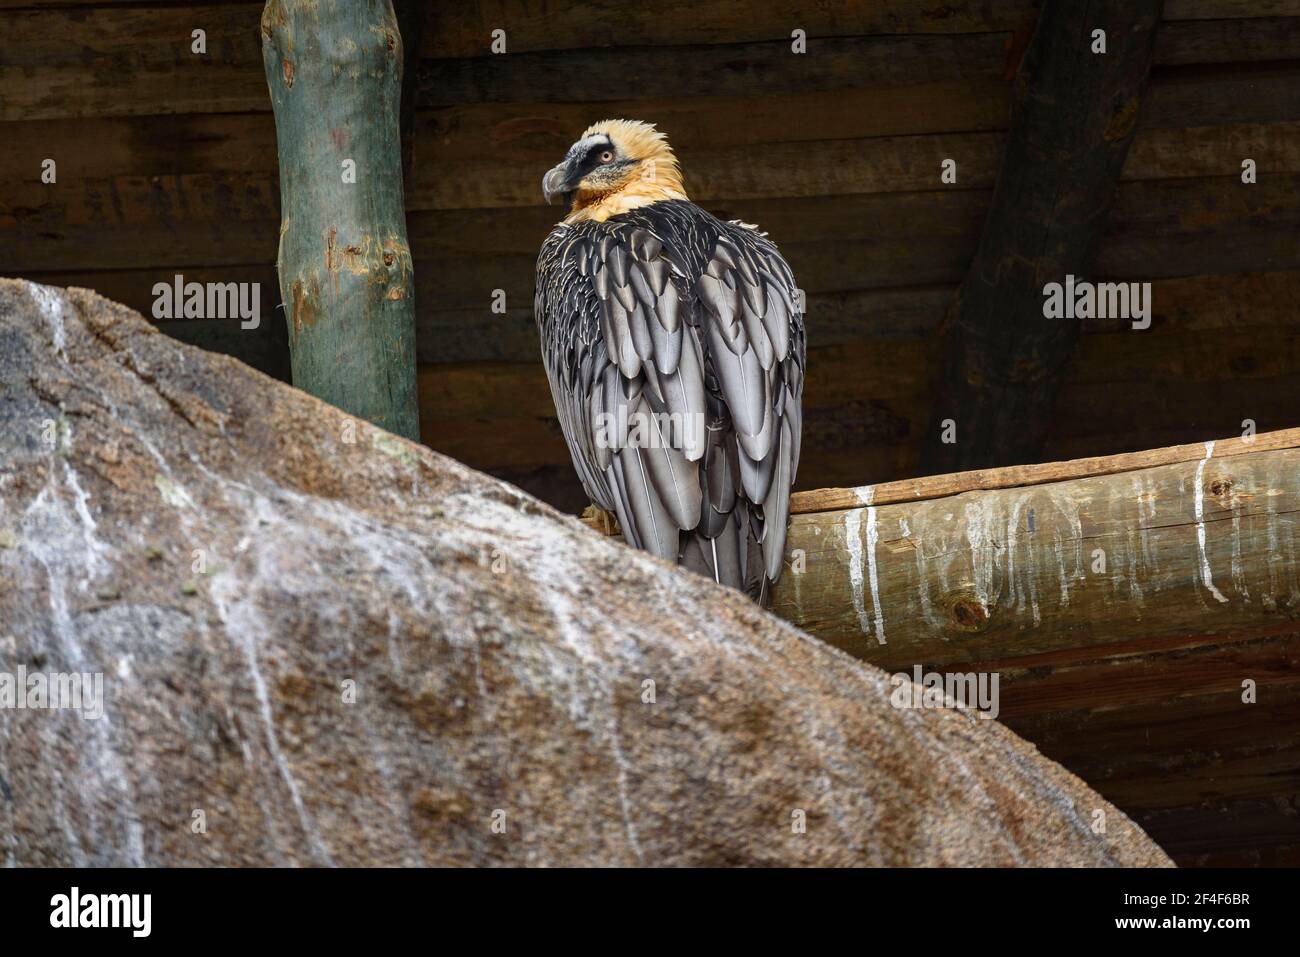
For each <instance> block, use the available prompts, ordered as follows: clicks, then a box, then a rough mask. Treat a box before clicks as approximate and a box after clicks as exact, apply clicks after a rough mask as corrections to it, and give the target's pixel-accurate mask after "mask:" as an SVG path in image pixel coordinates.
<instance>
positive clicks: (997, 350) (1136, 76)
mask: <svg viewBox="0 0 1300 957" xmlns="http://www.w3.org/2000/svg"><path fill="white" fill-rule="evenodd" d="M1161 8H1162V2H1161V0H1093V2H1087V3H1082V2H1081V3H1048V4H1046V5H1044V8H1043V11H1042V13H1041V15H1040V17H1039V21H1038V26H1037V28H1036V29H1035V31H1034V35H1033V39H1032V40H1031V41H1030V43H1029V47H1028V49H1027V50H1026V52H1025V57H1024V60H1023V61H1022V62H1021V64H1020V69H1019V72H1018V73H1017V75H1016V79H1015V106H1014V112H1013V116H1012V122H1011V130H1010V133H1009V135H1008V139H1007V145H1006V152H1005V154H1004V157H1003V160H1002V166H1001V170H1000V172H999V174H998V182H997V187H996V188H995V190H994V194H993V201H992V208H991V209H990V210H989V215H988V219H987V220H986V221H985V224H984V232H983V235H982V237H981V239H980V244H979V248H978V250H977V251H976V253H975V258H974V260H973V261H972V263H971V266H970V269H969V271H968V272H967V275H966V278H965V280H964V281H963V283H962V285H961V288H960V289H959V291H958V293H957V298H956V300H955V301H954V302H953V304H952V306H951V307H950V310H949V313H948V316H947V319H946V320H945V329H944V344H943V357H942V360H941V367H940V379H939V383H938V391H937V396H936V400H935V403H934V407H933V413H932V422H931V424H930V428H929V431H928V432H927V434H926V436H925V444H924V445H923V447H922V458H921V466H922V471H923V472H926V473H934V472H953V471H958V470H962V469H973V468H987V467H989V466H996V465H1012V464H1016V463H1019V462H1027V461H1032V460H1034V459H1035V458H1037V457H1038V453H1039V451H1040V449H1041V444H1042V439H1043V436H1044V435H1045V433H1046V431H1047V427H1048V424H1049V421H1050V418H1051V415H1052V410H1053V405H1054V402H1055V399H1056V394H1057V390H1058V386H1059V382H1060V378H1061V373H1062V370H1063V369H1064V367H1065V365H1066V363H1067V362H1068V361H1069V358H1070V356H1071V354H1072V353H1073V351H1074V347H1075V343H1076V341H1077V339H1078V335H1079V320H1077V319H1047V318H1045V317H1044V315H1043V289H1044V286H1045V285H1047V284H1048V283H1052V282H1064V281H1065V277H1066V276H1067V275H1070V274H1073V275H1075V276H1087V275H1088V273H1089V270H1090V269H1091V267H1092V263H1093V260H1094V258H1095V255H1096V251H1097V244H1098V241H1099V240H1100V237H1101V232H1102V228H1103V227H1104V226H1105V223H1106V214H1107V211H1108V209H1109V206H1110V198H1111V195H1112V193H1113V192H1114V188H1115V185H1116V183H1117V182H1118V180H1119V174H1120V170H1121V168H1122V167H1123V165H1124V159H1125V157H1126V156H1127V154H1128V149H1129V144H1130V142H1131V141H1132V138H1133V132H1134V129H1135V128H1136V121H1137V117H1138V109H1139V105H1140V96H1141V92H1142V89H1143V86H1144V84H1145V82H1146V77H1147V72H1148V70H1149V68H1150V65H1151V59H1152V51H1153V48H1154V42H1155V34H1156V24H1157V23H1159V21H1160V13H1161ZM1094 30H1104V31H1105V42H1106V52H1105V53H1094V52H1093V31H1094ZM949 420H951V422H952V423H953V424H955V426H956V429H955V441H944V439H945V438H948V439H950V440H951V439H952V438H954V436H953V434H952V430H951V429H950V428H949V429H946V428H945V425H946V424H947V423H948V421H949Z"/></svg>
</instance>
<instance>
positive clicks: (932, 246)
mask: <svg viewBox="0 0 1300 957" xmlns="http://www.w3.org/2000/svg"><path fill="white" fill-rule="evenodd" d="M1165 6H1166V22H1165V23H1164V24H1163V25H1162V28H1161V34H1160V38H1159V44H1158V54H1157V63H1158V66H1157V67H1156V69H1155V71H1154V74H1153V76H1152V80H1151V85H1150V91H1149V95H1148V96H1147V98H1146V101H1145V103H1144V105H1143V110H1142V113H1141V116H1140V118H1139V123H1140V132H1139V134H1138V137H1137V140H1136V143H1135V146H1134V148H1133V150H1132V153H1131V156H1130V159H1129V162H1128V165H1127V168H1126V169H1125V172H1124V177H1123V182H1122V184H1121V186H1120V187H1119V194H1118V196H1117V198H1116V202H1115V205H1114V208H1113V212H1112V215H1111V217H1110V222H1109V224H1108V228H1107V232H1106V239H1105V243H1104V247H1103V249H1102V252H1101V256H1100V264H1099V269H1100V271H1101V272H1102V273H1103V274H1104V277H1109V278H1117V279H1126V280H1151V281H1153V282H1154V283H1155V288H1154V296H1155V316H1154V322H1153V326H1152V329H1151V330H1149V331H1147V332H1142V333H1139V332H1133V331H1129V330H1125V329H1122V328H1120V327H1119V326H1117V325H1115V324H1110V325H1107V324H1102V323H1094V324H1093V325H1092V327H1091V328H1090V329H1089V334H1088V335H1087V336H1085V338H1084V340H1083V344H1082V347H1081V350H1080V353H1079V355H1078V357H1077V359H1076V361H1075V362H1074V364H1073V366H1072V368H1071V371H1070V375H1069V380H1068V382H1067V383H1066V385H1065V388H1064V391H1063V395H1062V397H1061V401H1060V408H1059V410H1058V414H1057V416H1056V420H1055V422H1056V424H1055V427H1054V429H1053V431H1052V434H1051V437H1050V441H1049V446H1048V455H1049V457H1051V458H1071V457H1077V456H1083V455H1092V454H1104V453H1110V452H1120V451H1127V450H1133V449H1139V448H1147V447H1154V446H1160V445H1168V444H1172V443H1178V442H1186V441H1194V440H1197V439H1204V438H1211V437H1214V436H1220V435H1225V434H1232V433H1234V432H1238V431H1240V429H1241V425H1240V423H1241V421H1242V420H1243V419H1246V418H1249V419H1253V420H1255V422H1256V423H1257V425H1258V427H1259V429H1261V430H1266V429H1274V428H1282V427H1286V426H1290V425H1295V424H1300V394H1297V390H1296V389H1295V388H1294V387H1293V383H1294V377H1295V375H1296V373H1297V371H1300V349H1298V348H1297V327H1296V323H1295V319H1296V303H1297V302H1298V301H1300V240H1298V238H1297V237H1300V0H1167V2H1166V5H1165ZM805 7H811V8H813V9H810V10H804V9H802V8H805ZM1035 8H1036V3H1035V2H1033V0H990V2H983V3H978V4H977V3H962V4H953V3H951V2H948V0H885V2H872V3H865V2H856V0H831V2H825V3H819V4H806V3H800V2H796V0H777V2H765V3H757V2H755V3H750V4H738V3H736V2H735V0H701V2H697V3H692V4H656V3H646V2H644V0H556V2H549V3H542V2H538V0H477V2H464V3H460V4H454V5H453V4H430V5H429V17H430V22H429V25H428V27H427V28H426V33H425V35H426V43H425V47H424V49H423V51H422V58H421V61H420V63H419V70H420V73H419V99H418V107H419V110H418V115H417V122H416V132H415V167H414V171H413V175H412V176H411V179H410V182H409V183H408V195H407V205H408V209H409V220H410V223H409V231H410V239H411V245H412V249H413V252H414V256H415V265H416V276H417V309H418V316H419V318H418V322H419V351H420V359H421V363H422V365H421V369H420V382H421V403H422V415H423V419H424V436H425V439H426V441H428V442H429V443H430V444H431V445H433V446H434V447H436V448H438V449H440V450H442V451H445V452H447V453H449V454H451V455H454V456H456V457H457V458H460V459H462V460H464V461H466V462H468V463H470V464H472V465H476V466H479V467H482V468H486V469H488V470H491V471H493V472H496V473H497V474H501V475H504V476H506V477H508V478H511V479H513V480H515V481H518V482H519V483H520V484H522V485H524V486H525V487H527V488H530V489H531V490H533V491H536V492H538V493H539V494H542V495H544V496H545V497H547V498H549V499H551V500H552V501H555V502H557V503H558V504H561V505H562V506H564V507H568V508H578V507H580V506H581V504H583V503H582V496H581V493H580V491H579V490H578V488H577V486H576V483H575V482H574V480H573V478H572V475H571V466H570V465H569V463H568V458H567V454H566V452H565V449H564V446H563V443H562V441H561V438H560V435H559V432H558V429H557V426H556V423H555V420H554V417H553V415H552V414H551V400H550V396H549V392H548V390H547V388H546V384H545V380H544V377H543V375H542V371H541V368H540V365H539V363H538V361H537V348H536V342H535V334H534V330H533V327H532V320H531V302H532V295H531V294H532V277H533V260H534V257H535V253H536V250H537V248H538V245H539V244H540V242H541V239H542V237H543V236H544V235H545V233H546V231H547V230H548V229H549V227H550V226H551V224H552V223H553V221H554V219H555V217H556V212H555V210H553V209H548V208H546V207H545V206H543V205H541V201H540V190H539V183H540V179H541V174H542V173H543V172H544V171H545V170H546V169H547V168H549V167H550V166H551V165H552V164H553V163H554V162H556V161H557V160H558V158H559V157H560V156H561V155H562V154H563V152H564V150H565V148H566V147H567V146H568V144H569V143H570V142H571V141H572V140H573V139H574V138H575V136H576V134H577V133H578V132H580V131H581V130H582V128H584V127H585V126H586V125H587V124H588V123H589V122H591V121H593V120H596V119H600V118H603V117H606V116H612V115H617V116H631V117H636V118H640V119H645V120H650V121H654V122H657V123H658V124H659V125H660V126H661V127H662V128H663V129H664V130H666V131H667V132H668V133H669V134H670V135H671V137H672V141H673V143H674V145H675V146H676V147H677V149H678V152H679V155H680V157H681V159H682V161H683V165H684V168H685V171H686V178H687V186H688V188H689V189H690V191H691V192H692V194H693V196H694V197H695V198H697V199H698V200H700V201H701V202H702V203H704V204H705V205H706V206H708V207H709V208H711V209H712V210H714V211H715V212H718V213H720V214H723V215H726V216H731V217H738V218H742V219H744V220H745V221H747V222H754V223H758V224H760V225H761V226H762V227H763V228H765V229H767V230H769V231H770V232H771V234H772V235H773V237H774V238H775V239H776V240H777V241H778V242H779V244H780V245H781V247H782V249H783V250H784V251H785V252H786V254H787V256H788V258H789V260H790V262H791V264H792V265H793V267H794V270H795V273H796V276H797V278H798V279H799V281H800V283H801V285H802V286H803V287H804V288H805V289H806V290H807V292H808V294H809V302H810V317H809V344H810V348H809V351H810V357H809V369H810V371H809V379H808V387H807V398H806V403H807V413H806V417H805V429H806V437H805V442H804V464H803V467H802V468H801V470H800V486H801V487H804V488H811V487H817V486H829V485H860V484H864V483H871V482H879V481H885V480H889V479H895V478H901V477H905V476H909V475H912V474H914V472H915V463H916V451H917V447H918V442H919V437H918V430H920V429H923V428H925V427H926V421H927V413H928V411H929V409H928V397H929V395H930V393H931V383H932V378H933V375H934V371H935V359H936V350H935V343H936V339H935V331H936V328H937V326H938V324H939V322H940V321H941V319H942V316H943V313H944V309H945V307H946V305H947V303H948V302H949V301H950V299H951V296H952V294H953V291H954V289H955V287H956V283H957V282H958V281H959V279H960V277H961V275H962V273H963V270H964V269H965V267H966V265H967V263H968V262H969V260H970V258H971V255H972V252H973V249H974V244H975V242H976V239H977V237H978V235H979V228H980V223H981V219H982V217H983V215H984V212H985V209H986V207H987V204H988V201H989V196H990V187H991V185H992V183H993V180H994V176H995V173H996V170H997V163H998V153H999V148H1000V144H1001V140H1002V136H1003V132H1004V130H1005V127H1006V123H1007V115H1008V105H1009V95H1010V78H1011V76H1012V75H1013V72H1014V69H1015V65H1016V63H1017V58H1018V55H1019V52H1020V51H1021V50H1022V49H1023V47H1024V44H1025V43H1026V41H1027V39H1028V36H1029V31H1030V30H1031V29H1032V24H1033V21H1034V17H1035ZM260 10H261V3H257V2H222V3H207V4H195V3H187V2H180V3H169V4H162V3H159V4H157V5H151V4H149V3H140V2H133V3H111V2H101V3H91V4H73V3H66V2H62V0H53V2H37V0H0V36H3V37H5V42H4V43H3V44H0V124H2V125H0V142H3V144H4V147H3V152H2V153H0V173H2V175H0V273H3V274H6V275H20V276H28V277H31V278H34V279H38V280H42V281H48V282H54V283H63V284H76V285H84V286H90V287H92V288H95V289H97V290H99V291H101V292H103V293H104V294H106V295H109V296H112V297H114V298H117V299H120V300H123V301H125V302H127V303H129V304H131V305H132V306H134V307H136V308H138V309H140V310H141V311H143V312H145V313H146V314H148V311H149V306H150V303H151V301H152V296H151V293H150V290H151V288H152V286H153V284H154V283H155V282H157V281H159V280H160V279H166V278H169V277H170V276H171V275H172V274H174V273H175V272H180V273H182V274H183V275H185V277H186V278H187V279H195V280H198V281H207V280H218V281H260V282H261V283H262V297H263V315H264V317H266V321H264V323H263V328H262V329H260V330H257V331H256V332H245V331H243V330H240V329H239V328H238V326H237V323H235V322H233V321H225V322H220V321H206V322H193V321H191V322H179V323H164V325H165V326H166V327H167V329H168V330H169V331H172V332H174V333H176V334H177V335H179V336H181V337H183V338H186V339H188V340H190V341H195V342H198V343H200V344H203V345H206V346H208V347H212V348H219V349H222V350H224V351H228V352H232V353H234V354H236V355H239V356H240V357H241V358H245V359H246V360H247V361H250V362H251V363H252V364H254V365H257V366H259V367H260V368H263V369H265V370H267V371H269V372H271V373H272V374H277V375H280V376H283V375H285V372H286V369H287V363H286V361H285V344H284V339H285V337H284V332H283V329H282V323H281V322H280V321H279V313H275V312H274V311H273V310H274V309H275V308H276V305H277V302H278V295H277V290H276V283H275V271H274V266H273V264H274V259H275V251H276V241H277V235H278V217H279V214H278V187H277V183H276V159H275V136H274V125H273V122H272V117H271V114H270V112H269V102H268V100H267V94H266V88H265V81H264V79H263V76H262V64H261V57H260V48H259V36H258V19H259V14H260ZM796 27H798V28H801V29H804V30H805V31H807V34H808V37H809V52H808V53H807V54H805V55H795V54H793V53H791V52H790V41H789V36H790V32H791V30H792V29H794V28H796ZM196 28H202V29H204V30H206V31H207V37H208V52H207V54H206V55H204V56H197V55H194V54H192V53H191V52H190V39H189V38H190V34H191V31H192V30H194V29H196ZM497 28H500V29H503V30H505V31H506V38H507V44H508V53H507V54H506V55H496V56H494V55H491V54H490V53H489V52H488V44H489V42H490V34H491V31H492V30H494V29H497ZM1062 108H1063V109H1069V108H1071V106H1070V104H1063V105H1062ZM45 157H53V158H56V159H57V161H58V163H59V167H58V168H59V181H58V183H57V185H53V186H43V185H41V184H40V182H39V175H40V161H41V159H42V158H45ZM945 158H952V159H955V160H956V161H957V163H958V182H957V183H956V184H955V185H943V184H942V183H941V182H940V180H939V168H940V163H941V161H942V160H943V159H945ZM1244 158H1252V159H1254V160H1256V162H1257V164H1258V167H1259V182H1258V183H1257V184H1256V185H1253V186H1246V185H1243V184H1242V183H1241V182H1240V175H1239V174H1240V168H1241V161H1242V160H1243V159H1244ZM1063 175H1068V171H1063ZM497 289H500V290H504V292H505V294H506V306H507V309H506V312H505V313H504V314H495V313H494V312H492V310H491V303H492V295H493V291H494V290H497Z"/></svg>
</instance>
